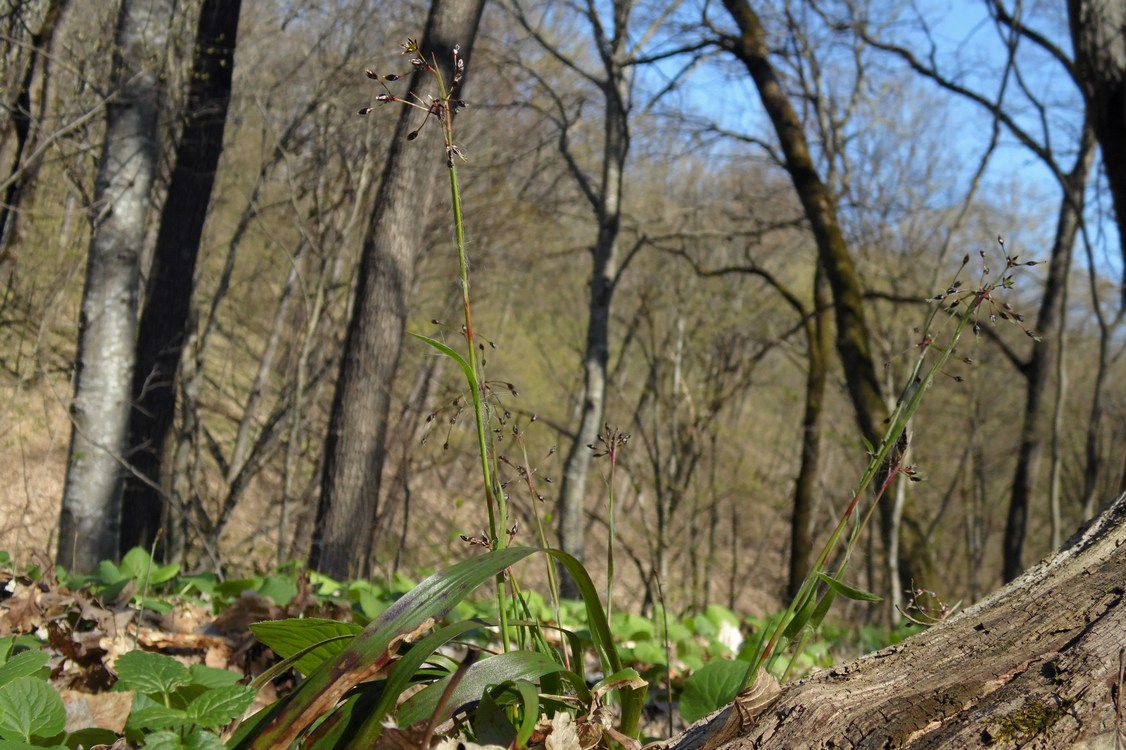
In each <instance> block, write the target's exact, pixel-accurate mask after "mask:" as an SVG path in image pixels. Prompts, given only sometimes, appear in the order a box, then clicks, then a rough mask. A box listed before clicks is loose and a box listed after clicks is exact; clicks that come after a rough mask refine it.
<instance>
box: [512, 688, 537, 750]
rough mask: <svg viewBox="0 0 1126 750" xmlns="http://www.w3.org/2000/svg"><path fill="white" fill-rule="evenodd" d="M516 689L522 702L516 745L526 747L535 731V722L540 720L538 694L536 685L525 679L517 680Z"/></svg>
mask: <svg viewBox="0 0 1126 750" xmlns="http://www.w3.org/2000/svg"><path fill="white" fill-rule="evenodd" d="M516 690H517V691H518V692H519V693H520V698H521V700H522V702H523V704H524V712H523V716H524V718H523V719H522V720H521V722H520V728H519V730H518V731H517V733H516V746H517V747H527V746H528V740H530V739H531V738H532V735H533V734H534V733H535V731H536V724H537V723H538V722H539V720H540V695H539V691H538V690H537V689H536V686H535V685H533V684H532V683H530V682H528V681H527V680H517V681H516Z"/></svg>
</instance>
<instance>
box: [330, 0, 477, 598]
mask: <svg viewBox="0 0 1126 750" xmlns="http://www.w3.org/2000/svg"><path fill="white" fill-rule="evenodd" d="M483 6H484V0H433V3H432V4H431V6H430V15H429V17H428V18H427V21H426V29H425V32H424V34H423V41H422V46H421V49H422V54H423V56H424V57H425V58H426V59H427V60H430V58H431V56H433V59H434V62H436V63H437V65H438V67H439V68H440V69H441V71H442V77H443V79H444V80H445V81H452V80H453V70H452V65H453V54H452V50H453V47H454V46H455V45H460V46H461V52H460V55H461V57H462V58H463V59H464V60H465V61H466V66H467V67H468V64H469V56H470V52H471V50H472V47H473V39H474V37H475V36H476V33H477V24H478V21H479V20H480V18H481V10H482V8H483ZM430 84H431V81H430V79H429V77H426V78H424V77H423V73H422V71H421V70H416V71H415V74H414V75H413V76H412V77H411V81H410V90H411V91H414V92H419V93H420V94H422V93H424V90H425V87H426V86H428V85H430ZM418 114H419V113H418V112H417V111H416V110H414V109H413V108H410V107H403V109H402V111H401V112H400V115H399V122H398V126H397V128H396V131H395V136H394V140H393V141H392V142H391V146H390V151H389V153H388V155H387V163H386V167H385V169H384V172H383V182H382V183H381V184H380V187H379V193H378V195H377V197H376V204H375V209H374V211H373V213H372V217H371V220H370V223H369V225H368V232H367V236H366V238H365V240H364V247H363V252H362V255H361V257H360V270H359V282H358V283H359V287H358V289H357V291H356V302H355V306H354V308H353V309H352V315H351V320H350V322H349V325H348V334H347V339H346V340H345V344H344V352H343V355H342V361H341V366H340V376H339V378H338V380H337V384H336V392H335V395H334V397H333V403H332V413H331V416H330V418H329V428H328V435H327V437H326V438H325V452H324V471H323V473H322V478H321V496H320V500H319V502H318V505H317V519H316V526H315V528H314V531H313V543H312V548H311V550H310V554H309V565H310V566H311V567H313V568H314V569H316V570H317V571H319V572H321V573H325V574H327V575H330V576H333V577H336V578H346V577H357V576H362V575H364V574H365V573H366V571H367V569H368V566H369V558H370V556H371V546H372V532H373V528H374V524H375V518H376V510H377V505H378V499H379V489H380V479H381V474H382V472H383V463H384V459H385V457H386V444H385V443H386V435H387V420H388V416H389V414H390V405H391V388H392V385H393V383H394V381H395V373H396V371H397V369H398V364H399V352H400V348H401V345H402V340H403V329H404V327H405V325H406V319H407V309H408V305H409V300H410V293H411V288H412V287H413V285H414V271H415V268H414V267H415V259H416V257H417V255H418V252H419V250H420V249H421V247H422V242H423V238H422V237H421V236H419V232H420V231H421V230H420V228H421V227H423V226H425V225H426V214H427V212H428V211H429V209H430V204H431V194H432V193H433V188H434V182H435V178H436V175H437V168H438V165H439V164H441V163H442V162H443V161H444V160H445V155H444V153H443V154H442V155H441V156H439V155H438V152H439V149H440V146H433V145H429V146H428V145H423V144H416V143H411V142H409V141H408V139H407V135H408V133H409V132H410V131H411V130H413V129H414V128H415V127H417V125H418ZM451 258H452V256H451ZM451 262H453V261H452V259H451Z"/></svg>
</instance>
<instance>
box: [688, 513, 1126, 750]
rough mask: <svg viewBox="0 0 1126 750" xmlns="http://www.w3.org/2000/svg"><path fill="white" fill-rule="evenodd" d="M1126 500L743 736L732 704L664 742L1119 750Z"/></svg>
mask: <svg viewBox="0 0 1126 750" xmlns="http://www.w3.org/2000/svg"><path fill="white" fill-rule="evenodd" d="M1124 582H1126V495H1123V496H1121V497H1119V498H1118V500H1117V501H1115V502H1114V503H1113V504H1112V505H1111V506H1110V507H1109V508H1108V509H1107V511H1106V512H1105V513H1103V514H1102V515H1101V516H1099V518H1097V519H1096V520H1095V521H1093V522H1092V523H1090V524H1089V525H1088V526H1087V527H1086V528H1084V529H1082V530H1081V531H1080V532H1079V533H1077V534H1076V535H1075V536H1073V537H1072V538H1071V539H1070V540H1069V541H1068V542H1067V543H1066V544H1065V545H1064V546H1063V548H1062V549H1061V550H1060V551H1059V552H1058V553H1057V554H1056V555H1055V556H1054V557H1053V558H1051V559H1050V560H1048V561H1045V562H1043V563H1041V564H1040V565H1038V566H1036V567H1034V568H1032V569H1031V570H1029V571H1028V572H1027V573H1025V574H1024V575H1023V576H1021V577H1020V578H1019V579H1017V580H1016V581H1013V582H1012V583H1010V584H1009V585H1008V586H1006V587H1005V588H1003V589H1002V590H1000V591H998V592H997V593H996V594H994V595H992V596H990V597H988V598H987V599H985V600H983V601H982V602H980V603H978V604H976V605H974V606H973V607H971V608H969V609H967V610H965V611H964V612H961V613H959V614H957V615H955V616H954V617H952V618H950V620H948V621H947V622H944V623H942V624H939V625H936V626H934V627H932V628H931V629H929V630H927V631H926V632H924V633H922V634H920V635H917V636H915V637H913V638H910V639H908V640H907V641H905V642H903V643H901V644H898V645H895V646H891V647H889V648H886V649H883V650H882V651H877V652H875V653H873V654H869V655H867V656H864V657H861V658H860V659H858V660H856V661H854V662H852V663H850V664H845V665H842V666H839V667H834V668H832V669H827V670H823V671H821V672H818V673H816V674H815V675H813V676H812V677H810V678H807V679H805V680H803V681H801V682H798V683H795V684H793V685H789V686H787V687H785V688H783V690H782V693H781V695H780V696H779V698H778V699H777V701H776V702H775V703H774V704H773V705H770V706H769V707H767V708H766V709H765V710H764V711H762V712H761V713H759V714H758V716H757V717H755V718H753V719H752V720H750V721H749V722H747V723H745V724H744V726H743V728H742V729H741V730H740V731H739V732H738V734H737V735H736V736H735V737H733V738H729V739H728V740H726V741H723V742H718V743H717V742H714V739H713V744H712V745H710V746H709V745H708V744H707V742H708V739H709V738H716V737H717V736H718V734H717V733H718V732H719V731H720V727H722V726H723V725H724V723H725V722H726V721H727V718H728V715H729V714H730V712H731V711H732V708H730V707H729V708H726V709H723V710H722V711H720V712H717V714H715V715H713V716H712V717H709V718H708V719H706V720H704V721H702V722H700V723H699V724H697V725H695V726H694V727H692V728H690V729H689V730H688V731H687V732H686V733H685V734H684V735H682V736H681V737H679V738H676V739H675V740H674V741H673V742H671V743H669V747H670V750H671V749H673V748H675V750H689V749H691V748H700V747H732V748H735V747H747V748H751V747H755V748H757V747H771V748H791V747H792V748H799V747H800V748H841V747H849V748H885V747H897V748H912V749H917V748H975V747H1001V748H1005V747H1025V746H1029V747H1037V748H1048V749H1049V750H1050V749H1051V748H1074V747H1084V748H1111V747H1116V746H1120V744H1119V745H1116V744H1115V741H1116V738H1117V741H1118V742H1119V743H1121V742H1122V741H1123V737H1124V732H1126V726H1124V724H1123V722H1124V718H1123V717H1124V715H1126V714H1124V711H1126V706H1124V704H1123V701H1124V700H1126V698H1124V696H1123V689H1124V687H1126V685H1124V669H1126V663H1124V660H1126V647H1124V641H1123V635H1122V634H1123V633H1124V632H1126V583H1124Z"/></svg>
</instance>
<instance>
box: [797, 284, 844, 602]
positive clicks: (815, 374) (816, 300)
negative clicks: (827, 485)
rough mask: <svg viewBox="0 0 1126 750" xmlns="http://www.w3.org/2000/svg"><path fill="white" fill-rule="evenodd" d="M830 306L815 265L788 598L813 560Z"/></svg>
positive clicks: (807, 326)
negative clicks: (814, 516)
mask: <svg viewBox="0 0 1126 750" xmlns="http://www.w3.org/2000/svg"><path fill="white" fill-rule="evenodd" d="M830 304H831V301H830V300H829V295H828V293H827V290H826V289H825V278H824V274H823V273H822V271H821V266H820V264H818V267H817V271H816V272H815V274H814V279H813V312H812V313H811V315H810V318H809V319H808V320H806V321H805V338H806V346H808V347H809V352H808V354H809V363H808V365H807V367H808V368H809V369H808V370H807V372H806V375H805V412H804V413H803V415H802V423H801V425H802V437H801V446H802V451H801V468H800V469H799V470H798V476H797V480H796V481H795V482H794V511H793V515H792V516H791V518H790V577H789V582H788V583H787V586H786V593H787V594H788V595H789V596H791V597H793V596H797V593H798V589H800V588H801V585H802V582H803V581H805V577H806V575H808V574H809V561H810V560H811V559H812V558H813V506H814V504H815V501H816V497H817V477H818V474H819V468H820V465H821V414H822V412H824V407H825V384H826V382H827V381H828V379H829V357H830V356H831V353H832V348H833V341H832V333H831V332H830V330H829V311H830Z"/></svg>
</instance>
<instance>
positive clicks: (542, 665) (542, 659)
mask: <svg viewBox="0 0 1126 750" xmlns="http://www.w3.org/2000/svg"><path fill="white" fill-rule="evenodd" d="M562 671H563V667H562V666H560V665H559V663H558V662H556V661H555V660H554V659H552V658H551V657H550V656H548V655H547V654H540V653H536V652H534V651H510V652H508V653H507V654H497V655H496V656H490V657H489V658H488V659H482V660H481V661H478V662H477V663H475V664H474V665H473V666H471V667H470V668H469V669H468V670H466V672H465V674H464V675H463V676H462V678H461V681H460V682H458V683H457V685H456V686H455V687H454V689H453V692H452V694H451V695H450V699H449V701H448V702H447V703H446V705H445V707H444V708H443V711H442V713H441V714H440V715H439V716H440V717H441V719H442V720H445V719H447V718H449V717H450V716H451V715H452V714H453V712H454V711H455V710H456V709H457V708H458V707H459V706H461V705H463V704H465V703H468V702H470V701H475V700H479V699H480V698H481V695H482V693H484V692H485V690H486V689H487V688H488V687H490V686H492V685H499V684H501V683H502V682H508V681H509V680H519V679H525V680H536V679H538V678H540V677H541V676H543V675H545V674H550V673H552V672H562ZM452 677H453V675H447V676H446V677H443V678H442V679H440V680H438V681H437V682H435V683H433V684H432V685H429V686H427V687H426V688H425V689H424V690H422V691H420V692H418V693H415V694H414V695H412V696H411V697H410V698H408V699H407V700H406V701H405V702H404V703H403V705H402V706H400V707H399V710H398V712H397V713H396V714H395V718H396V719H397V720H398V723H399V726H401V727H409V726H411V725H412V724H416V723H418V722H419V721H422V720H423V719H429V718H430V717H431V716H433V715H434V714H435V709H436V708H437V706H438V701H439V700H440V699H441V697H442V693H443V692H445V689H446V685H448V684H449V681H450V679H451V678H452Z"/></svg>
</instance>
